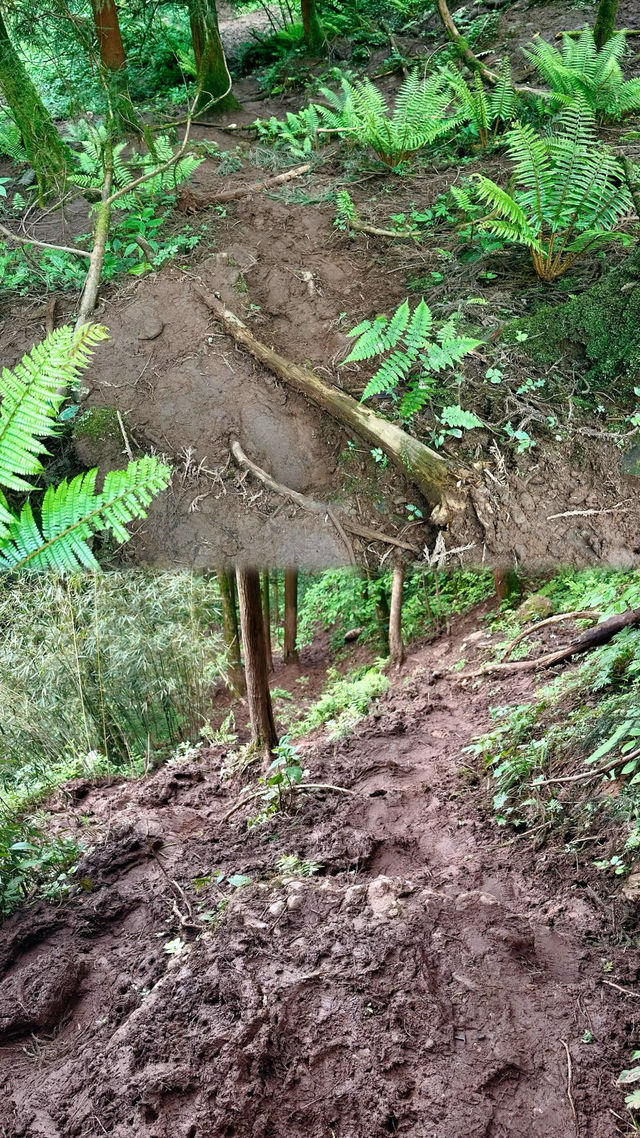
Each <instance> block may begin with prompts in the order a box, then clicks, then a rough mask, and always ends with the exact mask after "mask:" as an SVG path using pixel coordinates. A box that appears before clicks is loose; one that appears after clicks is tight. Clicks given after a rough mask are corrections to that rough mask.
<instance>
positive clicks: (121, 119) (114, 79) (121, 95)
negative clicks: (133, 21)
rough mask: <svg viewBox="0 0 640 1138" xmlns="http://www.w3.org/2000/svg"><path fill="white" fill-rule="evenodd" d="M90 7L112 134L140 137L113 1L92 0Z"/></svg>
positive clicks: (140, 129) (139, 125) (140, 132)
mask: <svg viewBox="0 0 640 1138" xmlns="http://www.w3.org/2000/svg"><path fill="white" fill-rule="evenodd" d="M91 7H92V10H93V19H94V22H95V26H96V36H97V37H98V48H99V51H100V62H101V64H102V69H103V74H104V80H105V84H106V87H107V92H108V96H109V101H110V104H111V108H110V109H111V118H112V120H113V125H114V128H115V132H116V134H129V133H135V134H142V127H141V124H140V121H139V119H138V116H137V114H136V112H135V110H134V107H133V103H132V102H131V96H130V94H129V80H128V76H127V61H126V58H125V54H124V47H123V45H122V35H121V32H120V22H119V20H118V10H117V8H116V6H115V3H114V0H91Z"/></svg>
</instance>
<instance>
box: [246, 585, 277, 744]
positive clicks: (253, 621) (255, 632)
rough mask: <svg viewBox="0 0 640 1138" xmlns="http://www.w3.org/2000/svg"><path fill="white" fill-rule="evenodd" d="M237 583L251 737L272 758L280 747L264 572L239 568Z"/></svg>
mask: <svg viewBox="0 0 640 1138" xmlns="http://www.w3.org/2000/svg"><path fill="white" fill-rule="evenodd" d="M236 581H237V585H238V601H239V606H240V627H241V630H242V649H243V654H244V671H245V678H246V685H247V702H248V704H249V719H250V722H251V737H252V741H253V743H254V745H255V747H256V748H257V750H259V751H260V752H261V753H262V754H263V755H264V757H265V759H270V757H271V755H272V754H273V752H274V750H275V748H276V747H277V745H278V734H277V732H276V726H275V722H274V718H273V707H272V705H271V692H270V691H269V672H268V668H267V651H266V644H265V638H264V621H263V618H262V598H261V596H260V573H259V572H258V570H257V569H236Z"/></svg>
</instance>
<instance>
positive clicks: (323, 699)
mask: <svg viewBox="0 0 640 1138" xmlns="http://www.w3.org/2000/svg"><path fill="white" fill-rule="evenodd" d="M383 664H384V661H383V660H381V659H378V660H376V661H375V663H374V664H372V665H368V666H366V667H363V668H357V669H355V670H354V671H353V672H351V673H350V674H349V675H347V676H341V675H340V674H339V673H338V672H337V670H336V669H335V668H329V669H328V670H327V676H328V679H329V683H328V685H327V687H326V689H325V691H324V692H323V693H322V695H321V696H320V698H319V699H318V700H317V702H316V703H314V704H313V705H312V706H311V707H310V708H309V711H308V712H307V714H306V716H305V718H304V719H303V720H302V721H301V722H300V723H297V724H296V725H295V727H294V728H293V730H292V735H295V736H296V737H299V736H301V735H306V734H307V733H308V732H309V731H314V730H315V729H316V727H322V726H325V725H327V727H328V731H329V738H330V739H340V738H343V737H344V736H345V735H349V734H350V733H351V731H352V730H353V728H354V726H355V725H356V723H358V721H359V720H360V719H362V717H363V716H364V715H366V714H367V712H368V711H369V709H370V707H371V704H372V703H373V702H374V700H376V699H378V698H379V697H380V696H381V695H382V694H383V693H384V692H386V691H387V690H388V687H389V680H388V677H387V676H386V675H385V674H384V672H383V671H382V667H383Z"/></svg>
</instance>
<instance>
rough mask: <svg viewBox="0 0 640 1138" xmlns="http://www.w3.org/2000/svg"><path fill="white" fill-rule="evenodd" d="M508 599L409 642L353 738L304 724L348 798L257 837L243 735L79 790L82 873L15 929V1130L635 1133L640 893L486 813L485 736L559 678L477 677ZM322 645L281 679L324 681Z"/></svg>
mask: <svg viewBox="0 0 640 1138" xmlns="http://www.w3.org/2000/svg"><path fill="white" fill-rule="evenodd" d="M487 608H488V606H486V605H485V606H481V607H479V608H476V609H475V610H474V611H472V612H470V613H468V614H467V615H465V616H464V617H460V618H456V619H455V620H454V621H453V622H452V624H451V626H450V629H449V631H448V633H447V632H445V633H443V634H442V635H440V636H438V637H436V638H435V639H433V640H432V641H430V642H429V643H426V644H424V643H423V644H420V645H417V646H415V647H413V648H412V649H411V651H410V652H409V655H408V658H407V660H406V662H405V664H404V666H403V669H402V670H401V671H400V672H399V673H397V674H396V673H393V674H392V675H391V685H390V688H389V691H388V692H387V693H386V695H385V696H383V697H382V698H381V700H380V701H379V703H378V704H377V705H375V706H374V708H373V710H372V713H371V714H370V715H369V716H368V717H366V718H365V719H363V720H362V721H361V722H360V724H359V725H358V726H357V727H356V728H355V730H354V731H353V733H352V734H351V735H350V736H349V737H347V738H342V739H338V740H335V741H330V740H329V739H328V738H327V735H326V733H325V732H324V731H323V730H320V731H317V732H315V733H314V734H313V735H312V736H309V737H308V738H307V739H305V740H303V741H302V743H301V748H302V753H303V760H304V766H305V767H306V768H308V770H309V772H310V774H309V780H310V781H312V782H321V783H325V782H327V783H331V784H333V785H334V786H338V787H343V788H345V789H346V790H348V791H350V792H351V793H350V794H345V793H339V792H337V791H327V790H325V791H317V792H315V793H313V794H309V795H308V796H306V797H304V796H302V795H300V796H299V797H297V798H296V800H295V802H294V805H293V806H292V807H291V808H290V810H289V811H288V812H283V813H276V814H275V815H273V816H272V818H271V819H270V820H269V821H268V822H266V823H264V824H263V825H260V826H258V827H255V828H253V829H251V828H247V824H246V823H247V814H248V813H249V810H248V809H247V808H246V807H245V808H243V809H242V810H240V811H238V812H236V813H234V814H233V815H232V816H231V817H229V818H228V819H225V815H226V814H227V812H228V811H229V810H230V809H231V807H232V806H233V805H234V804H235V803H236V802H237V800H238V797H239V795H240V786H241V783H242V782H243V781H245V779H244V778H243V776H241V775H240V776H238V775H236V776H235V777H234V778H232V779H231V780H229V779H225V780H223V779H222V778H221V768H222V767H223V766H224V765H225V763H226V764H227V765H228V764H229V754H228V751H229V748H211V749H208V750H203V751H201V752H200V753H199V755H197V756H195V757H185V758H184V759H182V760H180V761H177V762H173V763H171V764H170V765H167V766H164V767H162V768H160V769H158V770H156V771H155V772H154V773H152V774H150V775H148V776H147V777H145V778H143V779H140V780H138V781H129V780H120V781H116V782H114V783H112V784H111V785H107V784H104V783H103V784H102V785H97V786H96V785H92V784H90V783H87V782H77V783H71V784H68V785H67V786H66V787H64V788H61V790H60V791H59V792H58V793H57V795H56V797H55V799H54V800H53V802H52V803H51V804H49V807H48V808H50V809H51V810H52V826H54V827H56V828H58V829H60V830H64V831H65V832H68V833H70V834H72V835H74V836H76V837H78V838H80V839H82V838H83V837H84V840H85V842H87V844H88V846H89V848H88V851H87V853H86V855H85V856H84V858H83V860H82V862H81V864H80V866H79V869H78V881H79V885H80V888H79V889H78V892H77V894H76V895H75V896H74V897H72V898H70V899H69V900H67V901H66V902H64V903H62V904H60V905H58V906H52V905H47V904H45V903H38V904H37V905H35V906H32V907H30V908H28V909H25V910H23V911H22V912H18V913H17V914H15V915H14V916H13V917H12V918H11V919H9V920H8V921H7V922H6V923H5V925H4V926H3V928H2V929H1V930H0V977H1V979H0V1040H1V1044H2V1045H1V1047H0V1091H1V1093H0V1134H2V1135H3V1136H4V1138H89V1136H90V1138H97V1136H98V1135H102V1134H109V1135H112V1136H113V1138H134V1136H135V1138H212V1136H213V1135H215V1136H216V1138H218V1136H220V1138H223V1136H225V1138H384V1136H385V1135H388V1134H399V1135H402V1134H404V1135H407V1136H408V1135H411V1138H461V1136H463V1135H464V1138H569V1136H570V1135H573V1134H575V1135H576V1136H577V1138H614V1136H617V1138H621V1136H623V1135H625V1136H626V1135H627V1134H630V1131H631V1128H630V1126H629V1125H625V1118H624V1114H625V1108H624V1104H623V1102H622V1097H623V1096H622V1094H621V1092H620V1090H619V1089H617V1088H616V1087H615V1085H614V1084H615V1080H616V1077H617V1075H618V1074H619V1073H620V1071H621V1069H622V1067H624V1066H625V1065H627V1061H628V1056H629V1049H630V1047H631V1046H633V1045H634V1043H633V1033H634V1031H635V1026H636V1025H635V1020H636V1016H635V1014H634V1013H635V1002H636V999H637V993H636V992H635V989H634V987H633V986H634V984H635V982H636V980H637V977H638V968H639V965H640V960H639V957H638V952H637V949H636V947H635V945H636V944H637V911H636V910H635V909H634V907H633V906H632V905H629V904H628V903H626V902H625V901H624V899H623V898H621V896H620V895H619V893H618V891H617V890H616V892H614V893H612V891H611V884H610V879H609V880H606V879H604V878H603V876H602V875H601V874H600V875H598V873H597V872H596V870H594V869H593V868H592V867H591V857H590V856H587V857H586V858H585V859H584V860H583V861H582V862H580V863H579V862H578V860H575V859H574V856H572V855H569V854H567V852H566V850H565V848H564V846H563V844H562V843H559V844H553V836H552V838H551V840H550V841H549V842H547V844H546V845H545V846H544V848H542V849H539V848H536V841H537V839H536V835H535V833H534V832H532V834H531V836H525V837H517V836H516V837H514V836H513V832H511V833H510V832H509V831H506V832H505V831H504V830H500V829H499V828H497V827H496V825H495V823H494V822H492V820H491V806H490V797H491V796H490V790H488V789H487V788H486V787H485V785H484V782H485V780H484V777H483V776H482V773H481V772H474V770H473V760H472V759H470V757H469V755H468V754H465V753H464V748H465V746H466V745H467V744H469V743H470V742H471V740H472V739H473V738H474V736H476V735H477V734H478V733H479V732H482V731H483V730H484V729H486V728H487V727H488V725H489V722H490V709H491V708H492V707H496V706H498V707H499V706H503V705H504V704H506V703H507V702H523V701H526V700H527V698H529V697H530V695H531V693H532V691H533V689H534V688H535V686H536V683H537V682H538V680H537V679H536V677H534V676H532V675H530V674H529V675H525V674H518V675H514V676H511V677H509V678H508V679H506V678H504V677H502V678H500V679H496V680H494V679H485V680H483V681H482V682H480V683H474V684H469V683H468V682H467V683H463V682H461V681H460V679H459V675H458V672H459V668H460V662H461V661H462V660H465V661H467V662H468V663H473V662H479V661H481V660H483V659H484V658H486V653H487V650H488V648H489V647H490V646H491V644H492V640H491V635H490V634H489V633H488V631H487V627H486V624H485V623H484V620H483V616H484V614H485V612H486V611H487ZM548 635H551V634H548ZM550 643H551V641H549V644H550ZM357 651H358V652H361V651H362V650H360V649H358V650H357ZM309 652H310V654H309V655H308V656H307V657H306V658H305V657H304V656H303V657H302V659H301V662H300V664H299V665H298V666H297V667H295V668H292V669H288V670H287V669H284V668H283V667H282V665H280V666H278V668H277V670H276V674H275V677H274V683H277V684H278V685H279V686H280V687H283V688H287V687H289V688H290V689H291V690H292V691H293V690H297V692H298V693H300V691H301V685H298V684H296V680H297V679H298V678H299V676H300V675H308V676H309V686H310V687H311V688H314V689H315V688H317V687H318V686H321V684H322V677H323V674H324V670H325V669H326V666H327V663H328V662H329V660H328V657H327V654H326V641H324V642H323V641H321V642H320V643H319V644H316V645H315V646H313V647H312V649H311V650H309ZM253 773H254V775H255V773H256V772H255V771H254V772H253ZM245 777H246V776H245ZM556 842H557V839H556ZM283 855H288V856H289V857H292V856H293V855H295V858H296V859H298V860H297V862H296V861H294V862H293V863H291V862H289V863H288V869H287V870H286V872H285V871H283V868H282V865H281V863H279V862H278V859H279V858H280V857H282V856H283ZM305 861H311V862H314V863H316V865H315V869H316V872H315V873H314V874H313V875H312V876H305V875H304V867H303V863H304V862H305ZM296 867H297V868H296ZM218 874H220V875H221V876H220V882H219V884H216V883H215V881H216V880H217V875H218ZM235 875H243V877H242V878H240V879H239V880H237V879H236V881H235V886H234V876H235ZM230 879H231V880H230ZM212 915H213V917H214V920H213V923H209V924H206V923H205V922H206V920H207V917H208V918H209V920H210V919H211V916H212ZM616 985H617V987H616ZM625 989H626V991H625Z"/></svg>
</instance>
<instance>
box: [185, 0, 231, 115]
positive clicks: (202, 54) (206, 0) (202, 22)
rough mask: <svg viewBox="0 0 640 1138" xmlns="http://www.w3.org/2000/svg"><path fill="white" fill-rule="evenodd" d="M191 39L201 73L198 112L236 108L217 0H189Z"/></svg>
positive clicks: (196, 111)
mask: <svg viewBox="0 0 640 1138" xmlns="http://www.w3.org/2000/svg"><path fill="white" fill-rule="evenodd" d="M188 5H189V23H190V25H191V42H192V43H193V54H194V56H195V60H196V70H197V75H198V80H197V81H198V101H197V103H196V108H195V113H196V114H201V113H202V112H203V111H205V110H206V109H208V108H209V107H210V108H211V110H212V111H216V112H222V111H233V110H236V109H237V108H238V107H239V106H240V104H239V102H238V100H237V99H236V97H235V95H233V94H232V92H231V76H230V74H229V68H228V67H227V61H226V59H225V55H224V48H223V46H222V40H221V39H220V30H219V28H218V13H217V11H216V5H215V0H188Z"/></svg>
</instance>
